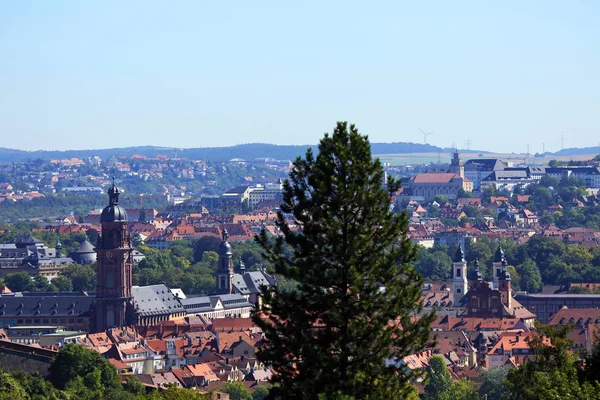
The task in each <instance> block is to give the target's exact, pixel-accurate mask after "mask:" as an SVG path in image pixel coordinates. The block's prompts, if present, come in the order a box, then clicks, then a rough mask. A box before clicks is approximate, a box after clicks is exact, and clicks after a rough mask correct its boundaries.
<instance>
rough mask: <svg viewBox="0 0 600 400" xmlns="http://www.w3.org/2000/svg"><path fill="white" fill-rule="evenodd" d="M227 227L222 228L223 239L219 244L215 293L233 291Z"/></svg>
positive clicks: (229, 292)
mask: <svg viewBox="0 0 600 400" xmlns="http://www.w3.org/2000/svg"><path fill="white" fill-rule="evenodd" d="M227 239H229V235H228V233H227V229H223V241H222V242H221V244H220V245H219V269H218V270H217V290H216V291H215V294H231V293H233V274H234V272H233V261H232V259H231V257H232V253H231V245H230V244H229V242H228V241H227Z"/></svg>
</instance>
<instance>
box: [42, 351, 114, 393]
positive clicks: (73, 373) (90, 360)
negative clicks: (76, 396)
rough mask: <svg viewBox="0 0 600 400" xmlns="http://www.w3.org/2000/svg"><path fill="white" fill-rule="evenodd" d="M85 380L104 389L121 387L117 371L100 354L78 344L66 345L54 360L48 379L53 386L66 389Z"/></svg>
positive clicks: (86, 382)
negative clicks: (77, 380) (75, 380)
mask: <svg viewBox="0 0 600 400" xmlns="http://www.w3.org/2000/svg"><path fill="white" fill-rule="evenodd" d="M77 377H80V378H83V379H84V383H85V384H89V385H91V384H96V383H97V384H98V385H99V387H103V388H115V387H120V383H119V375H118V374H117V370H116V369H115V367H113V366H112V365H111V364H110V363H109V362H108V361H107V360H106V359H105V358H104V357H102V356H101V355H100V354H99V353H97V352H95V351H93V350H88V349H86V348H85V347H83V346H80V345H77V344H67V345H65V346H64V347H63V348H62V349H60V351H59V352H58V354H57V355H56V356H55V357H54V359H53V360H52V363H51V364H50V368H49V376H48V378H49V379H50V381H51V382H52V384H53V385H54V386H55V387H57V388H59V389H64V388H65V387H66V385H67V384H69V383H70V382H71V381H73V380H74V379H76V378H77Z"/></svg>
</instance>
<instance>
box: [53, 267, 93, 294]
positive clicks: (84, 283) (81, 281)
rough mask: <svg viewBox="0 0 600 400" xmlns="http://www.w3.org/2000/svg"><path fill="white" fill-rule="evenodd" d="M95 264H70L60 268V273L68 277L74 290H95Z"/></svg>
mask: <svg viewBox="0 0 600 400" xmlns="http://www.w3.org/2000/svg"><path fill="white" fill-rule="evenodd" d="M94 268H95V265H94V266H91V265H79V264H72V265H68V266H66V267H65V268H63V269H62V271H61V272H60V273H61V275H63V276H65V277H67V278H69V279H70V280H71V282H72V285H73V290H74V291H80V290H85V291H93V290H96V271H94Z"/></svg>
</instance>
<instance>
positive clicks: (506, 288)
mask: <svg viewBox="0 0 600 400" xmlns="http://www.w3.org/2000/svg"><path fill="white" fill-rule="evenodd" d="M507 264H508V263H507V262H506V260H503V261H502V271H501V272H500V276H499V277H498V278H499V279H498V291H499V292H500V299H501V300H502V304H504V305H505V306H506V307H508V308H512V289H511V287H510V272H508V271H507V270H506V266H507Z"/></svg>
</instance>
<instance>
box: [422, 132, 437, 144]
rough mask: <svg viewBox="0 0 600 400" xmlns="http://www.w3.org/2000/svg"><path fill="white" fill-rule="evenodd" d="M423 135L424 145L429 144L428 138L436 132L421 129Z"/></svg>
mask: <svg viewBox="0 0 600 400" xmlns="http://www.w3.org/2000/svg"><path fill="white" fill-rule="evenodd" d="M419 130H420V131H421V133H422V134H423V144H427V136H429V135H432V134H434V133H435V132H425V131H424V130H423V129H421V128H419Z"/></svg>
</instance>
